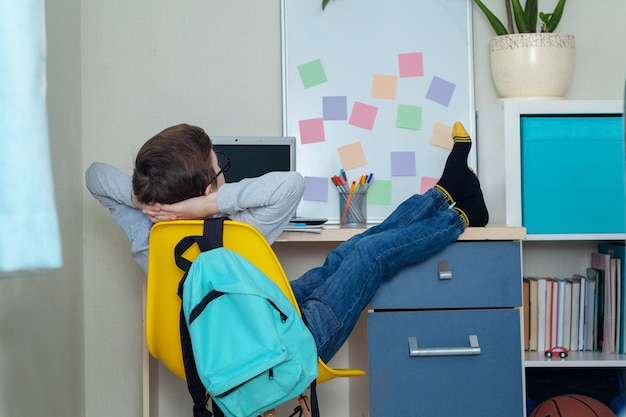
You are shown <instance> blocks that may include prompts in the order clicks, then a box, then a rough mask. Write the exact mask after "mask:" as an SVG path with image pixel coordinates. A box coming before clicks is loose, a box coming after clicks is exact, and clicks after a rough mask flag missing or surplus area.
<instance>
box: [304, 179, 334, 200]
mask: <svg viewBox="0 0 626 417" xmlns="http://www.w3.org/2000/svg"><path fill="white" fill-rule="evenodd" d="M329 183H330V180H329V179H328V178H323V177H304V194H303V195H302V199H303V200H306V201H328V184H329Z"/></svg>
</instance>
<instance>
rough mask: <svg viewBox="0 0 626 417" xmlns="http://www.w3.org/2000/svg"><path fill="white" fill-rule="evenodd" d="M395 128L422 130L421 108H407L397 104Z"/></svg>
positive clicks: (407, 106)
mask: <svg viewBox="0 0 626 417" xmlns="http://www.w3.org/2000/svg"><path fill="white" fill-rule="evenodd" d="M396 127H399V128H402V129H414V130H421V129H422V108H421V107H420V106H409V105H406V104H398V113H397V114H396Z"/></svg>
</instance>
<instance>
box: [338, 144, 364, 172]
mask: <svg viewBox="0 0 626 417" xmlns="http://www.w3.org/2000/svg"><path fill="white" fill-rule="evenodd" d="M337 152H338V153H339V159H340V161H341V167H342V168H343V169H345V170H346V171H347V170H349V169H352V168H356V167H361V166H363V165H367V158H366V157H365V152H363V146H362V145H361V142H355V143H352V144H350V145H346V146H340V147H338V148H337Z"/></svg>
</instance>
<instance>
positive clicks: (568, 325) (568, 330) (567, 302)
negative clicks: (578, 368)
mask: <svg viewBox="0 0 626 417" xmlns="http://www.w3.org/2000/svg"><path fill="white" fill-rule="evenodd" d="M561 281H562V282H563V284H561V285H562V286H563V288H564V289H563V306H562V308H561V313H562V315H563V320H561V321H562V323H563V329H562V331H561V334H562V338H563V344H562V345H561V346H564V347H566V348H567V349H568V350H571V349H572V347H571V343H570V341H571V337H572V318H573V315H574V314H573V312H572V282H571V281H569V280H568V279H563V280H561Z"/></svg>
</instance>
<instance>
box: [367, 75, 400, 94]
mask: <svg viewBox="0 0 626 417" xmlns="http://www.w3.org/2000/svg"><path fill="white" fill-rule="evenodd" d="M397 88H398V77H396V76H395V75H383V74H374V79H373V81H372V98H384V99H387V100H395V99H396V90H397Z"/></svg>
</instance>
